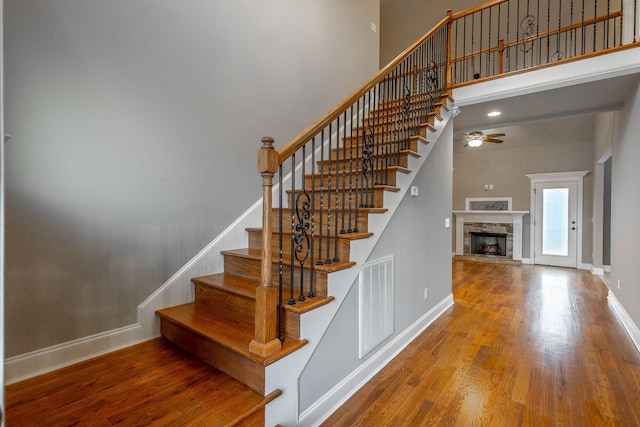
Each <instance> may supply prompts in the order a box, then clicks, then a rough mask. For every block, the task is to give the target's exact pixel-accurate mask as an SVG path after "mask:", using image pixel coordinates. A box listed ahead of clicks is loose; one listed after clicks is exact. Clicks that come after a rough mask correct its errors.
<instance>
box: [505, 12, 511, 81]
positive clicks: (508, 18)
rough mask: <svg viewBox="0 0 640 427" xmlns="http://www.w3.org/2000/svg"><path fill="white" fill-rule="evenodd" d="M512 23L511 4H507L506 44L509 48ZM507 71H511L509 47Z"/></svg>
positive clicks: (508, 49)
mask: <svg viewBox="0 0 640 427" xmlns="http://www.w3.org/2000/svg"><path fill="white" fill-rule="evenodd" d="M510 23H511V2H509V1H508V2H507V37H506V43H507V46H510V44H511V39H510V38H509V28H510ZM506 56H507V70H506V71H511V48H510V47H507V55H506Z"/></svg>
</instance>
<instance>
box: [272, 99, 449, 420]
mask: <svg viewBox="0 0 640 427" xmlns="http://www.w3.org/2000/svg"><path fill="white" fill-rule="evenodd" d="M448 107H449V108H448V110H447V111H444V112H443V114H442V120H439V121H436V123H435V126H434V127H435V131H434V130H431V129H430V130H429V131H428V132H427V138H426V140H424V139H422V138H421V140H422V143H421V144H419V146H418V154H419V155H420V156H419V157H410V158H409V164H408V169H409V170H411V172H410V173H408V174H404V173H398V175H397V176H396V186H397V187H398V188H400V191H398V192H385V194H384V207H385V208H386V209H388V211H387V212H386V213H384V214H371V215H369V231H370V232H372V233H373V236H371V237H369V238H368V239H361V240H355V241H352V242H351V261H354V262H355V263H356V265H357V267H354V268H349V269H345V270H340V271H336V272H333V273H331V274H329V275H328V279H327V280H328V284H327V285H328V289H327V291H328V295H331V296H332V297H333V298H334V301H333V302H331V303H330V304H327V305H325V306H322V307H319V308H317V309H315V310H312V311H310V312H307V313H305V314H303V315H302V316H301V318H300V336H301V337H304V338H305V339H306V340H308V344H307V345H305V346H304V347H302V348H301V349H299V350H297V351H295V352H294V353H292V354H290V355H288V356H286V357H284V358H282V359H280V360H278V361H277V362H274V363H273V364H271V365H269V366H267V367H266V371H265V392H266V393H269V392H271V391H273V390H276V389H279V390H282V392H283V393H282V395H281V396H280V397H279V398H278V399H275V400H274V401H272V402H271V403H269V404H268V405H267V407H266V412H265V417H266V418H265V425H282V426H295V425H298V419H299V414H298V411H299V405H298V399H299V378H300V375H301V374H302V371H303V370H304V368H305V366H306V365H307V363H308V362H309V360H310V358H311V356H312V355H313V353H314V351H315V349H316V347H317V346H318V344H319V342H320V340H321V339H322V337H323V335H324V334H325V332H326V330H327V329H328V327H329V325H330V323H331V321H332V320H333V317H334V316H335V315H336V313H337V312H338V309H339V308H340V306H341V305H342V302H343V301H344V299H345V297H346V295H347V293H348V292H349V290H350V288H351V286H352V285H353V284H354V283H355V282H356V279H357V277H358V275H359V274H360V270H361V266H362V265H363V264H364V263H365V262H366V261H367V259H368V257H369V255H370V254H371V252H372V251H373V249H374V248H375V246H376V244H377V242H378V240H379V238H380V236H381V235H382V233H383V231H384V229H385V228H386V227H387V225H388V224H389V223H390V221H391V218H392V217H393V215H394V213H395V211H396V209H397V208H398V206H399V205H400V203H401V201H402V199H403V198H404V196H405V194H406V193H407V191H408V190H409V187H410V186H411V184H412V183H413V181H414V179H415V177H416V176H417V174H418V172H419V171H420V169H421V168H422V166H423V165H424V163H425V161H426V159H427V157H428V156H429V154H430V153H431V150H432V149H433V147H434V146H435V144H436V143H437V142H438V141H439V139H440V136H441V135H442V133H443V131H444V129H445V127H446V126H447V125H448V124H449V123H450V121H451V118H452V111H453V108H452V107H453V106H452V105H451V102H449V105H448Z"/></svg>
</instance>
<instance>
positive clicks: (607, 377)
mask: <svg viewBox="0 0 640 427" xmlns="http://www.w3.org/2000/svg"><path fill="white" fill-rule="evenodd" d="M453 293H454V299H455V302H456V303H455V305H454V306H453V307H452V308H450V309H449V310H448V311H447V312H446V313H445V314H444V315H443V316H441V317H440V318H439V319H438V320H437V321H436V322H434V324H432V325H431V326H430V327H429V328H428V329H427V330H426V331H425V332H424V333H422V334H421V335H420V336H419V337H418V338H417V339H416V340H415V341H414V342H413V343H411V344H410V345H409V346H408V347H407V348H406V349H405V350H404V351H403V352H402V353H400V354H399V355H398V356H397V357H396V358H395V359H394V360H393V361H392V362H391V363H390V364H389V365H388V366H386V367H385V368H384V369H383V370H382V371H380V372H379V373H378V375H376V376H375V377H374V378H373V379H372V380H371V381H369V382H368V383H367V384H366V385H365V386H364V387H363V388H362V389H360V390H359V391H358V392H357V393H356V394H355V395H354V396H352V397H351V399H349V400H348V401H347V402H346V403H345V404H344V405H343V406H342V407H341V408H339V409H338V410H337V411H336V412H335V413H334V414H333V415H332V416H331V417H330V418H328V419H327V420H326V421H325V422H324V424H323V425H325V426H374V425H375V426H551V425H554V426H613V425H616V426H640V354H639V353H638V351H637V350H636V348H635V347H634V345H633V343H632V341H631V340H630V338H629V337H628V335H627V334H626V332H625V330H624V329H623V326H622V325H621V324H620V323H619V322H618V320H617V319H616V317H615V315H614V313H613V312H612V310H611V309H610V308H609V307H608V304H607V290H606V288H605V286H604V285H603V284H602V282H601V281H600V279H599V278H597V277H595V276H592V275H591V274H590V273H588V272H586V271H579V270H578V271H576V270H571V269H562V268H551V267H543V266H528V265H525V266H522V267H517V266H509V265H500V264H481V263H472V262H464V261H454V264H453Z"/></svg>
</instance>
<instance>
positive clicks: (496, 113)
mask: <svg viewBox="0 0 640 427" xmlns="http://www.w3.org/2000/svg"><path fill="white" fill-rule="evenodd" d="M500 114H502V113H501V112H500V111H492V112H490V113H489V114H487V116H489V117H497V116H499V115H500Z"/></svg>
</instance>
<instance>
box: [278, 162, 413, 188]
mask: <svg viewBox="0 0 640 427" xmlns="http://www.w3.org/2000/svg"><path fill="white" fill-rule="evenodd" d="M416 155H417V156H420V155H419V154H418V153H416ZM373 189H374V190H384V191H391V192H393V193H397V192H398V191H400V187H396V186H394V185H386V184H374V185H373ZM359 190H360V191H362V189H359ZM286 191H287V193H288V194H291V192H292V191H295V192H296V193H300V192H302V190H301V189H299V188H296V189H294V190H291V189H288V190H286ZM306 191H307V192H310V191H316V192H319V191H323V192H325V193H328V192H329V189H328V188H327V187H320V186H318V187H315V188H307V189H306ZM338 191H349V189H348V188H338ZM331 192H332V193H335V192H336V189H335V187H334V188H332V189H331Z"/></svg>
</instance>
